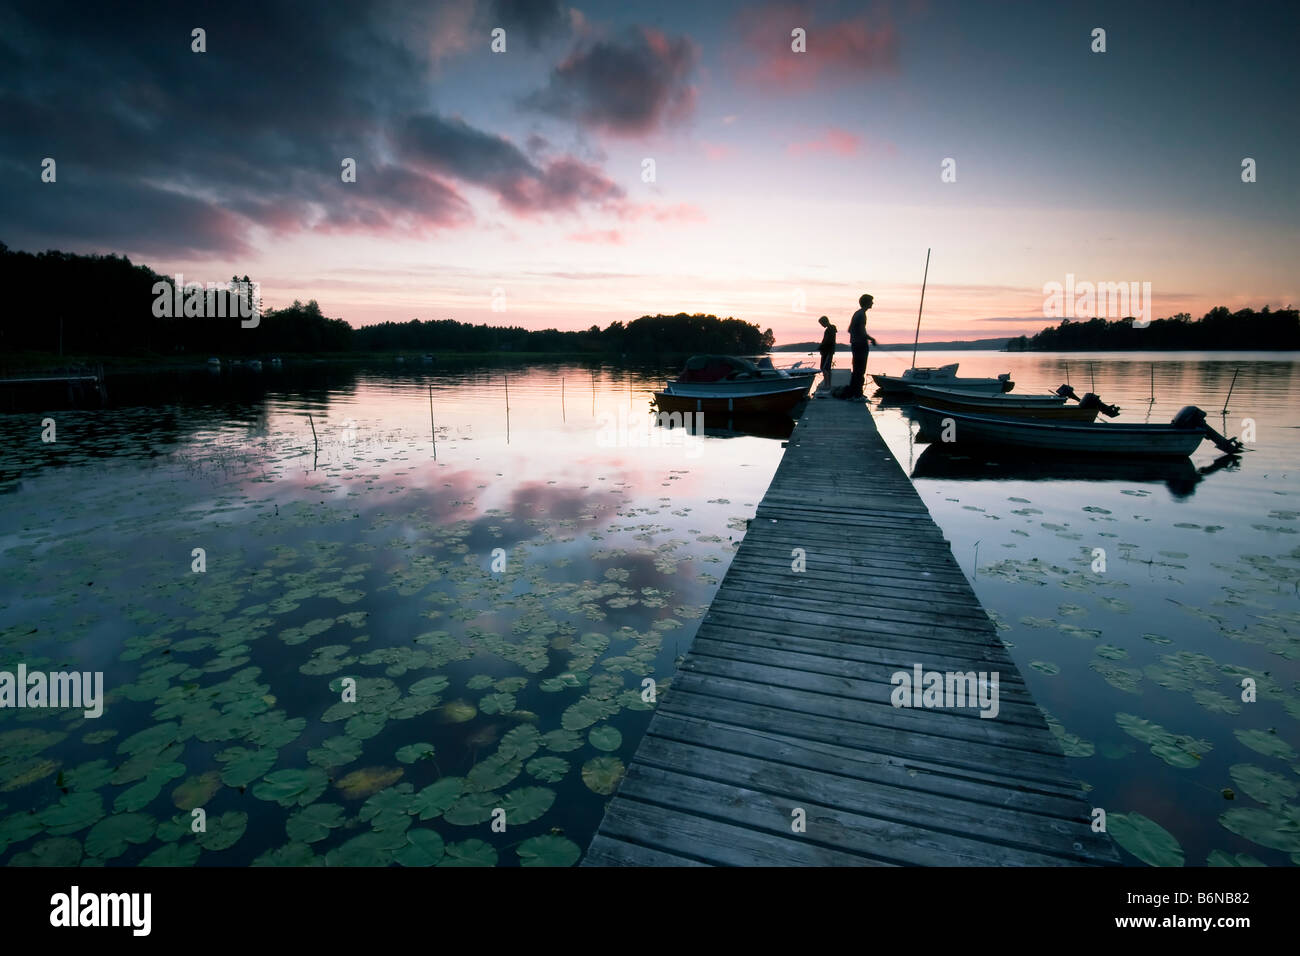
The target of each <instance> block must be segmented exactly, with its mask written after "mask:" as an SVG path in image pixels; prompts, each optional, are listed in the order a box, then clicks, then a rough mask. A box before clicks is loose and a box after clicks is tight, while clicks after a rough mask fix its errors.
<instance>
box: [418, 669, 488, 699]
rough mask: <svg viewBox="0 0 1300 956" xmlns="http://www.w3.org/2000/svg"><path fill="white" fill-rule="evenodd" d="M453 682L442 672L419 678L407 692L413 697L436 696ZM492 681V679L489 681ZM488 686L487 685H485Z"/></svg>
mask: <svg viewBox="0 0 1300 956" xmlns="http://www.w3.org/2000/svg"><path fill="white" fill-rule="evenodd" d="M450 683H451V682H450V681H449V680H448V679H447V678H446V677H444V676H443V675H441V674H435V675H433V676H432V677H426V678H424V679H423V680H418V681H416V682H415V683H414V684H412V685H411V686H410V687H408V688H407V690H406V692H407V693H408V694H410V695H411V696H412V697H436V696H438V695H439V694H441V693H442V692H443V691H444V690H446V689H447V687H448V685H449V684H450ZM489 683H491V681H489ZM484 686H487V685H484Z"/></svg>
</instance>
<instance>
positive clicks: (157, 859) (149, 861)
mask: <svg viewBox="0 0 1300 956" xmlns="http://www.w3.org/2000/svg"><path fill="white" fill-rule="evenodd" d="M201 852H202V851H200V850H199V845H198V844H197V843H195V842H194V841H192V840H187V841H186V842H184V843H168V844H165V845H163V846H160V847H159V848H158V849H156V850H154V851H153V852H152V853H150V854H149V855H148V856H146V857H145V858H144V859H143V860H141V861H140V865H141V866H178V867H191V866H193V865H194V864H195V863H197V862H199V856H200V855H201Z"/></svg>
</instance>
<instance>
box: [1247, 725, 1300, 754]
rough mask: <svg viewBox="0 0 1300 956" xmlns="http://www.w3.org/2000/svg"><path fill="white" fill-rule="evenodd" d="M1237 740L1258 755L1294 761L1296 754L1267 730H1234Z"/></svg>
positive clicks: (1279, 738)
mask: <svg viewBox="0 0 1300 956" xmlns="http://www.w3.org/2000/svg"><path fill="white" fill-rule="evenodd" d="M1233 734H1234V735H1235V736H1236V738H1237V739H1238V740H1239V741H1241V742H1242V743H1243V744H1245V745H1246V746H1247V747H1249V748H1250V749H1251V750H1253V751H1255V752H1256V753H1261V754H1263V755H1264V756H1265V757H1278V758H1281V759H1282V760H1294V759H1295V758H1296V752H1295V751H1294V750H1293V749H1291V745H1290V744H1288V743H1287V742H1286V741H1285V740H1283V739H1282V738H1281V737H1279V736H1278V735H1277V734H1275V733H1273V732H1271V731H1267V730H1234V731H1233Z"/></svg>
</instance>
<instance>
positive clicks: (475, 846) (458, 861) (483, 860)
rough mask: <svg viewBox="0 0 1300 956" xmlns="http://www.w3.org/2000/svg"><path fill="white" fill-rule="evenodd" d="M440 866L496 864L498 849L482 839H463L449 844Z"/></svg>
mask: <svg viewBox="0 0 1300 956" xmlns="http://www.w3.org/2000/svg"><path fill="white" fill-rule="evenodd" d="M438 865H439V866H496V865H497V851H496V850H495V849H494V848H493V847H492V846H491V844H488V843H484V842H483V841H482V840H462V841H461V842H460V843H449V844H447V849H446V855H445V856H444V857H443V858H442V861H441V862H440V863H439V864H438Z"/></svg>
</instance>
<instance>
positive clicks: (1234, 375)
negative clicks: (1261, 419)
mask: <svg viewBox="0 0 1300 956" xmlns="http://www.w3.org/2000/svg"><path fill="white" fill-rule="evenodd" d="M1240 371H1241V369H1239V368H1237V369H1233V370H1232V384H1231V385H1229V386H1228V398H1225V399H1224V400H1223V414H1224V415H1226V414H1228V399H1229V398H1232V389H1233V387H1234V386H1235V385H1236V384H1237V373H1238V372H1240Z"/></svg>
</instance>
